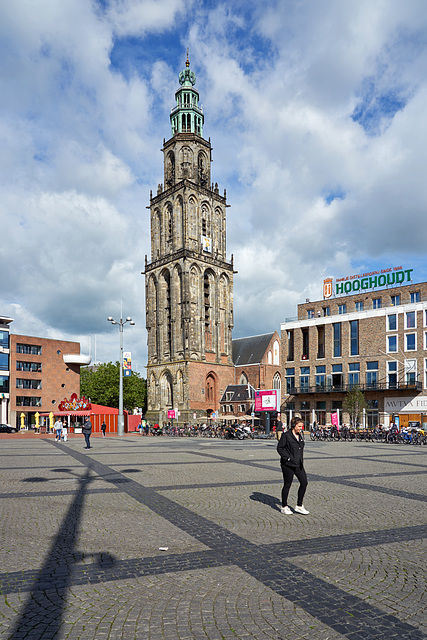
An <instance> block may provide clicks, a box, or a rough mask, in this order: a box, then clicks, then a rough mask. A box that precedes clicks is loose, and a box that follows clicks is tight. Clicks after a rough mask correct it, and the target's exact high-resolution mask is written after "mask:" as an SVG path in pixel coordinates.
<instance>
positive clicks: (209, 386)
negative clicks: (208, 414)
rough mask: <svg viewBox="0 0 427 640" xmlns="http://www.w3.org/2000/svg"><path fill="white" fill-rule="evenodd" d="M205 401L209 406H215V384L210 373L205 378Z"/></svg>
mask: <svg viewBox="0 0 427 640" xmlns="http://www.w3.org/2000/svg"><path fill="white" fill-rule="evenodd" d="M205 400H206V402H209V404H211V405H214V406H215V405H216V383H215V378H214V376H213V375H212V374H211V373H210V374H209V375H208V376H206V384H205Z"/></svg>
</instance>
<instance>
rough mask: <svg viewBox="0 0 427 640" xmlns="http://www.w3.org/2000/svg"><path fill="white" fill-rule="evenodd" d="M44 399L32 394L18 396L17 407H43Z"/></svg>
mask: <svg viewBox="0 0 427 640" xmlns="http://www.w3.org/2000/svg"><path fill="white" fill-rule="evenodd" d="M41 405H42V399H41V398H36V397H32V396H16V406H17V407H41Z"/></svg>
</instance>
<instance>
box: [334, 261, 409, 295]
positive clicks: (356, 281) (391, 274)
mask: <svg viewBox="0 0 427 640" xmlns="http://www.w3.org/2000/svg"><path fill="white" fill-rule="evenodd" d="M412 272H413V269H403V268H402V267H388V268H387V269H381V270H380V271H370V272H369V273H362V274H356V275H353V276H345V277H344V278H335V295H337V296H338V295H342V294H345V293H347V294H350V293H357V292H358V291H363V290H366V289H376V288H377V287H386V286H387V287H389V286H393V285H399V284H403V283H404V282H411V277H412V276H411V273H412ZM332 282H333V278H326V279H325V280H324V281H323V298H324V299H325V300H327V299H328V298H330V297H331V296H332V295H333V293H334V288H333V285H332Z"/></svg>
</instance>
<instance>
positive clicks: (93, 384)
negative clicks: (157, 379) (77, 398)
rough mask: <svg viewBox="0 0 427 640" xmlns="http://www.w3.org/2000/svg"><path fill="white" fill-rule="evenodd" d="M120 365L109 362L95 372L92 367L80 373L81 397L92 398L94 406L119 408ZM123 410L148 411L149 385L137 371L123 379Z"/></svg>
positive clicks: (83, 369)
mask: <svg viewBox="0 0 427 640" xmlns="http://www.w3.org/2000/svg"><path fill="white" fill-rule="evenodd" d="M119 384H120V363H119V362H116V363H115V364H113V363H112V362H107V363H106V364H101V365H99V367H98V368H97V369H96V370H94V369H91V368H90V367H85V368H82V369H81V371H80V395H82V396H83V395H84V396H86V398H90V401H91V402H93V403H94V404H103V405H104V406H106V407H114V408H116V409H118V407H119ZM123 408H124V409H127V411H133V410H134V409H136V408H142V412H143V413H145V411H146V409H147V383H146V380H144V378H141V377H140V376H139V374H138V373H136V372H135V371H132V372H131V375H130V376H126V377H123Z"/></svg>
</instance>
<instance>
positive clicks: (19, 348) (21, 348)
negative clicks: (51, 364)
mask: <svg viewBox="0 0 427 640" xmlns="http://www.w3.org/2000/svg"><path fill="white" fill-rule="evenodd" d="M16 353H26V354H27V355H31V356H41V354H42V348H41V347H40V346H38V345H35V344H20V343H19V342H18V343H17V345H16Z"/></svg>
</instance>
